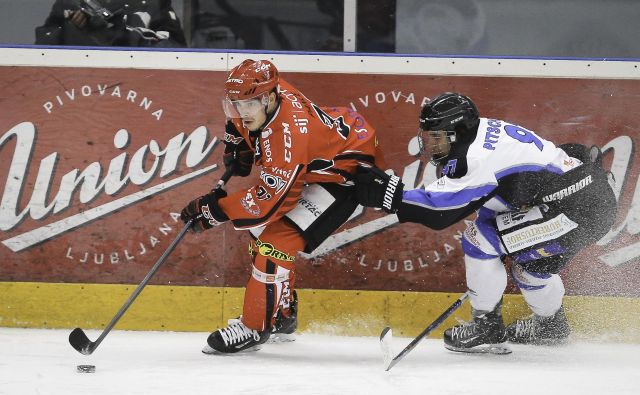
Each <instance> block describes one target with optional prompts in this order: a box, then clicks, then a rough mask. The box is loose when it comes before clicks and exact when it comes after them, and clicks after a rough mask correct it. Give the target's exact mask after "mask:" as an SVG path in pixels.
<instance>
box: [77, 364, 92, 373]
mask: <svg viewBox="0 0 640 395" xmlns="http://www.w3.org/2000/svg"><path fill="white" fill-rule="evenodd" d="M76 370H77V371H78V373H95V372H96V365H78V366H77V367H76Z"/></svg>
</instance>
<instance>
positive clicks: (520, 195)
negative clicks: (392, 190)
mask: <svg viewBox="0 0 640 395" xmlns="http://www.w3.org/2000/svg"><path fill="white" fill-rule="evenodd" d="M581 164H582V162H581V161H580V160H578V159H575V158H572V157H570V156H569V155H567V153H565V152H564V151H563V150H562V149H560V148H558V147H556V146H555V145H554V144H553V143H552V142H550V141H548V140H545V139H543V138H541V137H540V136H538V135H537V134H535V133H534V132H532V131H530V130H528V129H525V128H523V127H521V126H518V125H515V124H511V123H508V122H505V121H501V120H495V119H487V118H480V124H479V126H478V132H477V134H476V136H475V139H473V140H472V141H470V142H467V143H455V144H453V145H452V148H451V152H450V153H449V155H448V156H447V158H446V163H444V167H443V168H442V172H441V177H440V178H439V179H438V180H436V181H434V182H433V183H431V184H429V185H427V186H426V187H424V188H423V189H415V190H409V191H405V192H404V193H403V201H402V204H401V205H400V207H399V209H398V212H397V214H398V218H399V220H400V222H417V223H422V224H424V225H426V226H428V227H430V228H432V229H444V228H446V227H448V226H450V225H452V224H454V223H456V222H458V221H460V220H461V219H463V218H465V217H467V216H468V215H470V214H471V213H473V212H474V211H476V210H478V209H480V208H483V209H482V210H481V212H480V214H481V215H482V216H486V217H491V216H493V217H495V215H496V213H499V212H505V211H512V210H514V209H518V208H520V207H522V206H525V205H527V203H528V202H529V201H530V200H531V199H532V198H533V195H534V194H535V193H537V192H539V190H540V188H541V186H542V185H544V182H545V179H548V178H549V176H551V177H553V176H554V175H558V174H563V173H565V172H566V171H568V170H570V169H572V168H574V167H576V166H579V165H581Z"/></svg>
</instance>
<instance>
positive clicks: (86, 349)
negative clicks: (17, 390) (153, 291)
mask: <svg viewBox="0 0 640 395" xmlns="http://www.w3.org/2000/svg"><path fill="white" fill-rule="evenodd" d="M233 171H234V167H229V168H228V169H227V171H225V172H224V174H223V175H222V177H220V180H219V181H218V183H217V184H216V187H215V188H216V189H217V188H222V187H223V186H224V184H225V183H226V182H227V181H229V178H231V175H232V174H233ZM193 221H194V219H193V218H192V219H190V220H189V222H187V223H186V224H185V225H184V227H183V228H182V230H181V231H180V233H178V236H176V238H175V239H174V240H173V241H172V242H171V244H170V245H169V247H167V249H166V250H165V252H164V253H163V254H162V256H161V257H160V258H158V260H157V261H156V263H155V265H153V267H152V268H151V270H150V271H149V273H147V275H146V276H145V277H144V279H143V280H142V282H141V283H140V284H139V285H138V287H137V288H136V289H135V290H134V291H133V293H132V294H131V296H129V299H127V301H126V302H125V303H124V305H122V307H121V308H120V310H119V311H118V312H117V313H116V315H115V316H114V317H113V318H112V319H111V322H109V325H107V326H106V328H104V330H103V331H102V333H101V334H100V336H99V337H98V338H97V339H96V341H95V342H92V341H91V340H89V337H87V335H86V333H84V331H83V330H82V329H81V328H76V329H74V330H73V331H71V333H70V334H69V343H70V344H71V346H72V347H73V348H75V349H76V350H77V351H78V352H79V353H81V354H84V355H91V354H92V353H93V352H94V351H95V349H96V348H98V346H99V345H100V343H102V341H103V340H104V338H105V337H106V336H107V334H109V332H111V329H113V327H114V326H115V325H116V323H117V322H118V321H119V320H120V318H122V316H123V315H124V313H125V312H126V311H127V310H128V309H129V307H130V306H131V305H132V304H133V302H134V300H136V298H137V297H138V295H140V292H142V290H143V289H144V287H145V286H146V285H147V283H148V282H149V281H150V280H151V277H153V275H154V274H155V273H156V271H158V269H159V268H160V266H162V264H163V263H164V261H165V259H167V257H168V256H169V254H171V253H172V252H173V250H174V249H175V248H176V246H177V245H178V243H179V242H180V241H181V240H182V239H183V238H184V236H185V235H186V234H187V231H188V230H189V227H190V226H191V224H192V223H193Z"/></svg>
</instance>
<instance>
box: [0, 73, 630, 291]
mask: <svg viewBox="0 0 640 395" xmlns="http://www.w3.org/2000/svg"><path fill="white" fill-rule="evenodd" d="M276 65H277V64H276ZM0 70H1V72H0V177H1V178H0V185H3V187H2V189H1V191H2V201H1V202H2V205H1V208H0V230H1V232H2V233H1V234H0V236H1V237H0V242H1V243H2V245H0V281H36V282H68V283H83V282H89V283H137V282H139V281H140V279H141V278H142V277H143V276H144V274H145V273H146V272H147V271H148V270H149V268H150V267H151V265H153V263H154V262H155V261H156V259H157V258H158V257H159V256H160V254H161V253H162V252H163V251H164V249H165V248H166V247H167V246H168V245H169V243H170V242H171V241H172V240H173V239H174V238H175V236H176V235H177V233H178V231H179V229H180V228H181V227H182V223H181V222H180V220H179V218H178V213H179V212H180V210H181V209H182V207H183V206H184V205H185V204H186V203H187V202H188V201H189V200H191V199H192V198H194V197H196V196H199V195H201V194H203V193H205V192H207V191H208V190H209V189H210V188H211V186H212V185H213V184H214V183H215V181H216V180H217V177H219V176H220V174H221V173H222V172H221V171H220V168H219V166H222V161H221V157H222V154H221V152H222V144H221V143H219V139H220V138H221V137H222V134H223V126H224V122H225V119H224V114H223V112H222V109H221V105H220V99H221V96H222V84H223V81H224V79H225V77H226V73H224V72H222V71H190V70H132V69H100V68H86V69H83V68H62V67H1V68H0ZM283 77H284V78H285V79H287V80H288V81H289V82H291V83H292V84H293V85H295V86H296V87H298V88H299V89H301V90H302V91H303V92H304V93H305V94H306V96H307V97H309V98H310V99H312V100H313V101H314V102H316V103H317V104H319V105H323V106H331V105H341V106H344V105H346V106H351V107H353V108H354V109H356V110H357V111H359V112H360V113H361V114H363V115H364V116H365V117H366V118H367V120H368V121H369V122H370V123H371V124H372V125H374V127H375V128H376V130H377V132H378V135H379V138H380V142H381V144H382V147H383V150H384V152H385V155H386V159H387V162H388V163H389V164H390V166H391V167H392V168H393V169H394V170H395V171H396V173H398V174H401V175H403V180H404V182H405V184H406V185H408V186H410V187H419V186H420V184H421V183H422V182H423V177H424V173H425V166H424V165H423V164H422V162H421V161H420V159H419V158H418V157H417V156H416V152H415V151H416V150H415V141H412V139H413V137H414V136H415V134H416V130H417V116H418V113H419V109H420V107H421V104H422V103H423V102H424V101H425V100H426V98H428V97H433V96H435V95H437V94H439V93H441V92H443V91H458V92H463V93H465V94H467V95H469V96H471V97H472V98H473V99H474V101H475V102H476V103H477V104H478V107H479V109H480V111H481V113H482V115H483V116H486V117H492V118H498V119H504V120H508V121H510V122H514V123H518V124H520V125H522V126H525V127H527V128H529V129H532V130H535V131H537V132H538V133H539V134H541V135H542V136H544V137H545V138H548V139H551V140H553V141H555V142H556V143H565V142H580V143H583V144H597V145H599V146H601V147H605V148H606V158H607V165H608V166H610V167H611V169H612V170H613V172H614V174H615V175H616V178H617V181H618V185H619V188H620V209H619V213H618V218H617V221H616V227H615V228H614V230H613V231H612V232H611V233H610V234H609V235H608V236H607V237H606V238H605V239H603V240H602V241H601V244H602V245H597V246H592V247H590V248H588V249H587V250H585V251H584V252H583V253H581V254H579V255H578V256H577V257H576V258H575V259H574V260H573V261H572V262H571V263H570V264H569V265H568V266H567V267H566V268H565V270H564V271H563V272H562V276H563V278H564V279H565V285H566V288H567V293H568V294H574V295H620V296H638V295H640V291H639V290H638V287H637V284H638V283H640V270H639V269H640V261H639V260H638V256H640V243H639V242H640V239H638V237H637V236H636V235H637V233H638V232H640V222H639V221H640V220H639V219H638V218H639V215H638V213H636V211H637V210H639V208H638V207H639V206H638V201H637V199H640V197H636V196H635V195H636V184H637V178H638V164H637V163H635V162H636V161H635V159H636V158H635V152H634V149H633V148H634V147H633V146H634V144H635V141H636V139H637V130H638V127H637V124H638V123H639V121H640V116H639V115H637V112H636V111H635V109H636V108H638V107H640V96H638V94H637V92H640V81H636V80H610V79H570V78H521V77H454V76H420V75H375V74H345V73H331V74H328V73H324V74H323V73H300V72H297V73H283ZM255 176H256V175H255V172H254V174H252V176H251V177H248V178H246V179H237V178H233V179H232V180H231V181H230V182H229V184H228V188H229V189H230V190H234V189H237V188H243V187H248V186H250V185H251V183H252V182H253V181H255V178H253V177H255ZM594 210H597V207H596V208H594ZM394 218H395V217H394V216H386V215H384V213H382V212H379V211H375V210H371V209H368V210H364V211H363V212H362V214H361V215H359V216H357V217H355V218H354V219H352V220H351V221H350V222H349V223H347V224H346V225H345V226H343V228H341V229H340V230H339V231H338V232H337V233H336V234H335V235H334V236H333V237H332V238H331V239H330V240H328V241H327V243H325V245H323V246H321V247H320V252H321V254H319V255H317V256H316V255H312V256H311V257H306V258H305V257H300V258H299V259H298V265H297V267H298V273H299V274H298V279H299V280H298V286H299V287H302V288H322V289H363V290H412V291H448V292H457V291H461V290H462V289H464V283H465V279H464V265H463V262H462V250H461V247H460V241H459V236H460V233H461V232H462V231H463V230H464V228H465V224H464V223H463V222H462V223H459V224H456V225H454V226H452V227H451V228H449V229H447V230H445V231H440V232H436V231H432V230H429V229H427V228H424V227H421V226H419V225H414V224H397V223H396V222H395V219H394ZM248 240H249V238H248V235H247V234H244V233H242V232H239V231H235V230H234V229H233V228H232V227H231V225H230V224H227V225H225V226H223V227H220V228H216V229H213V230H210V231H208V232H205V233H203V234H198V235H193V234H191V235H188V236H187V237H186V238H185V239H184V240H183V241H182V242H181V244H180V245H179V246H178V248H177V249H176V251H175V252H174V253H173V254H172V255H171V256H170V257H169V259H168V260H167V263H166V264H165V266H163V268H162V269H161V270H160V271H159V272H158V274H157V276H156V277H155V278H154V280H153V281H152V282H153V283H155V284H169V283H171V284H181V285H214V286H222V285H227V286H242V285H244V284H245V282H246V280H247V278H248V276H249V268H250V260H249V256H248V253H247V245H248ZM511 289H512V290H513V288H511Z"/></svg>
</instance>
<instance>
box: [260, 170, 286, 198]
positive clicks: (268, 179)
mask: <svg viewBox="0 0 640 395" xmlns="http://www.w3.org/2000/svg"><path fill="white" fill-rule="evenodd" d="M260 179H261V180H262V182H264V183H265V185H266V186H268V187H269V188H271V189H275V190H276V193H280V191H281V190H282V188H284V187H285V186H286V185H287V182H286V181H285V180H283V179H282V178H281V177H279V176H274V175H273V174H269V173H267V172H265V171H264V170H263V171H261V172H260Z"/></svg>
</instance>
